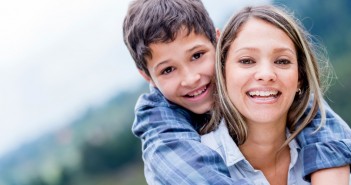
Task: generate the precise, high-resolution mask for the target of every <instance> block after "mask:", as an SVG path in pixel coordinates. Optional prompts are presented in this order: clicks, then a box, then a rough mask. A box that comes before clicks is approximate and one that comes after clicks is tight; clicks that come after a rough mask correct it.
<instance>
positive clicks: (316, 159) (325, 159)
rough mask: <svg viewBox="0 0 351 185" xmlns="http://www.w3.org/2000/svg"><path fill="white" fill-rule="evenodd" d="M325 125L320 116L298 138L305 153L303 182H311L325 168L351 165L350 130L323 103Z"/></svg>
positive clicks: (302, 153) (318, 114) (303, 156)
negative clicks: (320, 126)
mask: <svg viewBox="0 0 351 185" xmlns="http://www.w3.org/2000/svg"><path fill="white" fill-rule="evenodd" d="M324 106H325V107H326V123H325V125H324V126H323V127H322V128H321V129H320V130H318V131H317V132H315V131H316V129H317V128H318V127H319V125H320V117H321V116H320V112H318V113H317V115H316V117H315V118H314V119H313V120H312V121H311V123H309V124H308V125H307V126H306V127H305V128H304V129H303V130H302V132H301V133H300V134H299V135H298V136H297V140H298V142H299V143H300V145H301V147H302V150H301V155H302V159H303V164H304V167H303V168H304V170H303V176H304V179H305V180H307V181H310V175H311V174H312V173H313V172H315V171H318V170H321V169H325V168H333V167H340V166H345V165H350V164H351V130H350V127H349V126H348V125H347V124H346V122H345V121H344V120H343V119H341V118H340V117H339V116H338V115H337V114H336V113H335V112H334V111H333V110H332V109H331V108H330V107H329V105H328V104H327V103H326V102H324Z"/></svg>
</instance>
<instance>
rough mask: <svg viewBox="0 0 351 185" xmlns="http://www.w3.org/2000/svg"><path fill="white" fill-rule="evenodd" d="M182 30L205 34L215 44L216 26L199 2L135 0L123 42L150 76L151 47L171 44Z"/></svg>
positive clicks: (124, 31)
mask: <svg viewBox="0 0 351 185" xmlns="http://www.w3.org/2000/svg"><path fill="white" fill-rule="evenodd" d="M181 29H186V30H187V31H188V34H190V33H191V32H192V31H194V32H195V33H196V34H203V35H205V36H206V37H207V38H208V39H209V40H210V41H211V42H212V43H213V45H215V44H216V33H215V27H214V25H213V22H212V20H211V19H210V17H209V14H208V12H207V11H206V9H205V7H204V5H203V4H202V2H201V1H200V0H135V1H133V2H131V4H130V5H129V8H128V12H127V15H126V17H125V19H124V23H123V39H124V42H125V44H126V46H127V47H128V49H129V52H130V54H131V56H132V57H133V59H134V62H135V64H136V66H137V68H138V69H140V70H143V71H144V72H145V73H146V74H147V75H149V76H150V74H149V71H148V69H147V62H146V60H145V57H152V56H151V51H150V48H149V45H150V44H152V43H158V42H163V43H167V42H171V41H173V40H175V38H176V37H177V33H178V32H179V31H180V30H181Z"/></svg>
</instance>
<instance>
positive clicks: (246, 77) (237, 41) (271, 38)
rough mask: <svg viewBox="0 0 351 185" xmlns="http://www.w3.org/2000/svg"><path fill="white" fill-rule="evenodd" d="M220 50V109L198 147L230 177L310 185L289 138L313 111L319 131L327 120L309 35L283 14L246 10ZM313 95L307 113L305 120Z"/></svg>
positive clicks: (232, 25) (227, 32) (271, 10)
mask: <svg viewBox="0 0 351 185" xmlns="http://www.w3.org/2000/svg"><path fill="white" fill-rule="evenodd" d="M217 52H218V53H217V62H216V85H217V92H216V98H217V101H215V102H216V103H217V105H215V110H214V112H213V119H212V120H211V123H210V124H208V125H207V126H206V127H205V128H203V132H204V133H208V132H210V131H213V130H215V131H213V132H211V133H209V134H206V135H204V136H203V137H202V142H203V143H205V144H207V145H208V146H210V147H211V148H212V149H214V150H216V151H218V152H219V153H220V154H221V156H222V157H223V159H224V160H225V161H226V163H227V166H228V167H229V170H230V173H231V176H232V178H243V177H246V178H250V179H252V180H253V182H254V183H255V184H299V185H300V184H308V182H306V181H304V180H303V178H302V161H301V160H300V159H299V155H298V154H299V146H298V143H296V142H295V140H294V138H295V137H296V135H297V134H298V133H299V132H300V131H301V130H302V129H303V128H304V127H305V126H306V125H307V124H308V123H309V122H310V120H312V118H313V117H314V115H315V113H316V112H317V110H318V109H320V110H321V112H322V116H321V125H323V123H324V122H325V113H324V112H325V111H324V107H323V104H322V101H323V97H322V90H321V81H320V71H319V65H318V63H317V58H316V56H315V55H314V52H313V49H312V45H311V44H310V42H309V40H308V34H307V33H306V32H304V31H303V29H302V28H301V26H300V25H299V24H298V22H297V21H296V20H294V19H293V17H292V16H290V15H289V14H287V13H286V12H284V11H283V10H281V9H278V8H275V7H272V6H259V7H248V8H245V9H243V10H242V11H241V12H239V13H238V14H236V15H235V16H234V17H232V19H231V20H230V21H229V23H228V24H227V25H226V27H225V28H224V31H223V33H222V35H221V37H220V39H219V42H218V45H217ZM312 94H313V98H312V99H313V101H312V108H311V110H310V111H309V114H307V115H303V113H304V112H305V110H306V108H307V105H308V103H309V102H308V100H309V99H310V97H311V96H312ZM300 118H302V120H303V121H302V122H300V123H299V126H298V127H297V126H296V125H297V121H298V120H299V119H300ZM219 122H220V125H219V126H218V123H219ZM344 168H349V166H345V167H344ZM348 171H349V170H348ZM348 175H349V174H348V173H346V174H345V173H344V174H340V177H342V178H340V179H338V180H340V181H338V182H341V183H343V184H348ZM345 177H346V178H345Z"/></svg>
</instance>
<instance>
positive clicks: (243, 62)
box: [239, 58, 255, 64]
mask: <svg viewBox="0 0 351 185" xmlns="http://www.w3.org/2000/svg"><path fill="white" fill-rule="evenodd" d="M239 63H241V64H253V63H255V62H254V61H253V60H252V59H249V58H246V59H241V60H239Z"/></svg>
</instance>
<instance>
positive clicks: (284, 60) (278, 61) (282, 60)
mask: <svg viewBox="0 0 351 185" xmlns="http://www.w3.org/2000/svg"><path fill="white" fill-rule="evenodd" d="M274 63H276V64H282V65H287V64H291V62H290V60H287V59H279V60H276V61H275V62H274Z"/></svg>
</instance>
